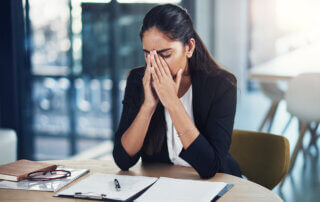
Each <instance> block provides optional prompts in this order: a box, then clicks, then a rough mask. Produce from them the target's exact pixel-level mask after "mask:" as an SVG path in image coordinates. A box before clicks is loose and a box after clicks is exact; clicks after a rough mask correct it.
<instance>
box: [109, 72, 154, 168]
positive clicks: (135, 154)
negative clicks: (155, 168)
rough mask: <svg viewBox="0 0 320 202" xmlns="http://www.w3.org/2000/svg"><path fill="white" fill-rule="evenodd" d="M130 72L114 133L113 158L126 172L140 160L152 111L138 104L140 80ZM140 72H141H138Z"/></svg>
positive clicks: (148, 106)
mask: <svg viewBox="0 0 320 202" xmlns="http://www.w3.org/2000/svg"><path fill="white" fill-rule="evenodd" d="M136 71H139V70H137V69H135V70H132V71H131V73H130V74H129V76H128V79H127V85H126V89H125V94H124V99H123V110H122V114H121V119H120V124H119V126H118V130H117V131H116V133H115V139H114V148H113V158H114V160H115V162H116V164H117V165H118V166H119V167H120V168H121V169H122V170H128V169H129V168H130V167H131V166H133V165H134V164H135V163H136V162H137V161H138V160H139V158H140V151H141V147H142V144H143V141H144V138H145V135H146V133H147V129H148V126H149V123H150V119H151V117H152V114H153V112H154V109H153V108H152V107H150V105H146V104H142V105H141V104H140V103H141V100H140V94H141V89H139V88H141V84H140V82H141V80H140V81H139V79H137V77H138V74H139V72H136ZM140 71H141V70H140Z"/></svg>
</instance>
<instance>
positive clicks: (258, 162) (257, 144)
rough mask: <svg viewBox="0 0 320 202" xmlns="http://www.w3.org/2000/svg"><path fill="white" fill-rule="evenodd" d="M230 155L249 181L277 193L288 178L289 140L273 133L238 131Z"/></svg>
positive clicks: (234, 135) (234, 132) (234, 134)
mask: <svg viewBox="0 0 320 202" xmlns="http://www.w3.org/2000/svg"><path fill="white" fill-rule="evenodd" d="M230 153H231V155H232V156H233V158H234V159H235V160H236V161H237V162H238V163H239V165H240V168H241V172H242V174H243V175H244V176H246V177H247V178H248V180H250V181H253V182H255V183H257V184H260V185H262V186H264V187H266V188H268V189H273V188H274V187H275V186H276V185H277V184H278V183H279V182H280V181H281V180H282V179H283V178H284V177H285V176H286V174H287V172H288V168H289V161H290V154H289V142H288V139H287V138H285V137H283V136H278V135H272V134H269V133H262V132H252V131H242V130H234V131H233V135H232V143H231V147H230Z"/></svg>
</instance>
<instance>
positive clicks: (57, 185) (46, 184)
mask: <svg viewBox="0 0 320 202" xmlns="http://www.w3.org/2000/svg"><path fill="white" fill-rule="evenodd" d="M59 169H63V170H68V171H70V172H71V176H70V177H66V178H62V179H56V180H49V181H30V180H21V181H19V182H12V181H5V180H4V181H1V182H0V188H3V189H23V190H34V191H53V192H56V191H58V190H60V189H61V188H62V187H64V186H66V185H67V184H69V183H71V182H73V181H74V180H76V179H77V178H79V177H81V176H82V175H84V174H85V173H87V172H89V169H72V168H59ZM57 170H58V169H57Z"/></svg>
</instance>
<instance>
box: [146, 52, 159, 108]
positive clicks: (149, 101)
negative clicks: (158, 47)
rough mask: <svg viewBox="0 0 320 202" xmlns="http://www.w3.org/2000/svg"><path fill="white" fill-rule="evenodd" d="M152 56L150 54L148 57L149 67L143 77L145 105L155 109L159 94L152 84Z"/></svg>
mask: <svg viewBox="0 0 320 202" xmlns="http://www.w3.org/2000/svg"><path fill="white" fill-rule="evenodd" d="M151 80H152V78H151V58H150V54H149V55H148V57H147V67H146V70H145V72H144V76H143V79H142V83H143V89H144V102H143V106H145V107H147V108H148V109H151V110H152V111H154V110H155V108H156V107H157V104H158V101H159V99H158V96H157V95H156V93H155V90H154V89H153V88H152V85H151Z"/></svg>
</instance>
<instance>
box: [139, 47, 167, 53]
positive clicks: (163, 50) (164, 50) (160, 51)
mask: <svg viewBox="0 0 320 202" xmlns="http://www.w3.org/2000/svg"><path fill="white" fill-rule="evenodd" d="M168 50H171V48H166V49H162V50H158V51H157V53H162V52H166V51H168ZM143 51H144V52H146V53H150V51H148V50H146V49H143Z"/></svg>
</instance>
